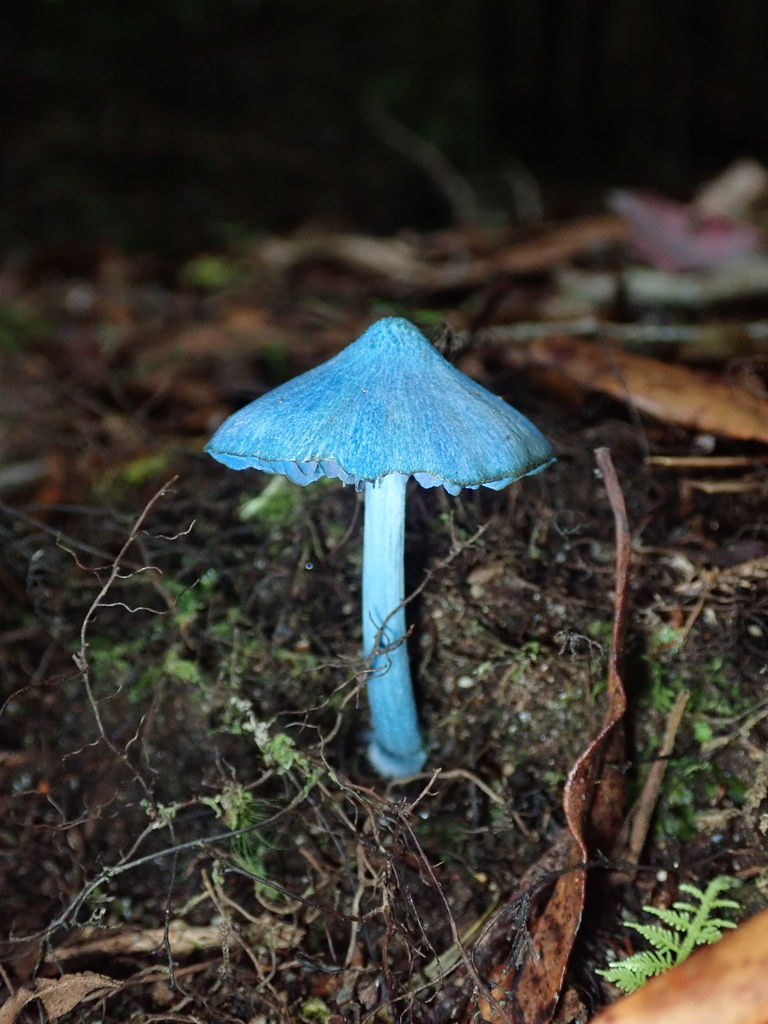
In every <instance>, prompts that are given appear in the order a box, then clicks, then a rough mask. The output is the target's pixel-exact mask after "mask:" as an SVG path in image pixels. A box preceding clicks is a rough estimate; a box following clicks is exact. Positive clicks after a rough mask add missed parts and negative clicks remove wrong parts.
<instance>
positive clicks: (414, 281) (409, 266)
mask: <svg viewBox="0 0 768 1024" xmlns="http://www.w3.org/2000/svg"><path fill="white" fill-rule="evenodd" d="M627 234H628V228H627V225H626V224H625V222H624V220H623V219H622V218H621V217H616V216H614V215H613V214H604V215H602V216H598V217H588V218H584V219H583V220H576V221H573V222H571V223H569V224H564V225H561V226H557V227H553V228H547V229H545V230H544V231H542V232H541V234H539V235H538V236H537V237H535V238H533V239H530V240H529V241H525V242H520V243H518V244H516V245H511V246H508V247H507V248H506V249H501V250H500V251H499V252H497V253H495V254H494V255H493V256H491V257H484V258H474V259H461V260H456V261H450V262H445V263H433V262H430V261H428V260H425V259H424V258H423V257H422V256H421V254H420V253H419V252H418V250H417V249H416V248H415V247H414V246H412V245H411V244H409V243H408V242H406V241H405V240H404V239H402V238H394V239H384V238H372V237H370V236H367V235H342V234H333V235H315V236H305V237H299V238H290V239H284V238H270V239H267V240H266V241H264V242H262V243H261V244H260V245H259V246H258V248H257V250H256V256H257V258H258V259H259V260H260V261H261V262H262V263H263V264H265V265H266V266H268V267H270V268H273V269H275V270H278V271H280V272H283V273H287V272H289V271H291V270H292V269H293V268H294V267H297V266H299V265H300V264H302V263H307V262H311V261H317V260H332V261H334V262H336V263H341V264H342V265H344V266H347V267H349V268H350V269H351V270H353V271H356V272H358V273H368V274H375V275H376V276H377V277H380V278H381V277H383V278H387V279H389V280H391V281H393V282H396V283H397V284H402V285H408V286H409V287H415V288H424V289H427V290H429V291H441V290H444V289H447V288H470V287H474V286H476V285H479V284H483V283H484V282H485V281H487V280H488V279H489V278H490V277H493V276H494V275H495V274H499V273H502V274H531V273H540V272H542V271H546V270H551V269H552V268H553V267H554V266H555V265H556V264H558V263H562V262H564V261H566V260H568V259H572V258H573V257H574V256H578V255H579V254H580V253H583V252H587V251H589V250H591V249H595V248H596V247H599V246H601V245H602V246H604V245H608V244H612V243H615V242H618V241H621V240H623V239H624V238H626V236H627Z"/></svg>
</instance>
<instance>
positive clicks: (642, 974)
mask: <svg viewBox="0 0 768 1024" xmlns="http://www.w3.org/2000/svg"><path fill="white" fill-rule="evenodd" d="M671 966H672V965H671V963H670V962H669V960H668V958H667V957H665V956H663V955H662V954H660V953H655V952H653V951H652V950H644V951H643V952H642V953H635V955H634V956H630V957H627V959H626V960H621V961H619V962H618V963H613V964H609V965H608V967H607V968H606V970H598V972H597V973H598V974H601V975H602V976H603V977H604V978H605V979H606V980H607V981H609V982H610V983H611V984H612V985H615V986H616V988H620V989H621V991H622V992H634V991H635V989H636V988H640V986H641V985H642V984H643V982H645V981H647V980H648V979H649V978H653V977H655V976H656V975H657V974H663V973H664V971H666V970H668V969H669V967H671Z"/></svg>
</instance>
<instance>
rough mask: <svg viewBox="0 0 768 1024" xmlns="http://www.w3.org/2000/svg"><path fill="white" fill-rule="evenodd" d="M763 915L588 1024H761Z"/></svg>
mask: <svg viewBox="0 0 768 1024" xmlns="http://www.w3.org/2000/svg"><path fill="white" fill-rule="evenodd" d="M766 1021H768V910H763V911H762V912H761V913H759V914H756V915H755V916H754V917H752V918H750V919H749V920H748V921H745V922H744V924H742V925H740V926H739V927H738V928H737V929H736V930H735V931H732V932H729V933H728V934H727V935H725V936H724V937H723V938H722V939H720V941H719V942H716V943H715V944H714V945H712V946H705V947H704V948H703V949H699V950H698V951H697V952H695V953H694V954H692V956H690V957H689V958H688V959H687V960H685V961H684V962H683V963H681V964H680V965H679V966H677V967H673V968H672V969H671V970H669V971H667V972H666V973H665V974H660V975H659V976H658V977H657V978H652V979H651V980H650V981H649V982H648V983H647V984H645V985H643V987H642V988H639V989H638V990H637V992H633V993H632V995H629V996H625V997H624V998H623V999H619V1000H618V1001H617V1002H615V1003H614V1004H613V1005H612V1006H609V1007H608V1009H607V1010H604V1011H603V1012H602V1013H600V1014H598V1015H597V1017H595V1018H593V1020H592V1024H765V1022H766Z"/></svg>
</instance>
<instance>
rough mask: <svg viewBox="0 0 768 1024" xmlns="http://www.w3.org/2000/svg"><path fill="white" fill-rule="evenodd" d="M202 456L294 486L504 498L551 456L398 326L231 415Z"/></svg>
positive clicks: (380, 328) (499, 404)
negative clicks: (379, 483)
mask: <svg viewBox="0 0 768 1024" xmlns="http://www.w3.org/2000/svg"><path fill="white" fill-rule="evenodd" d="M205 450H206V451H207V452H208V453H209V454H210V455H212V456H213V457H214V458H215V459H218V460H219V462H223V463H224V464H225V465H226V466H229V467H230V468H232V469H247V468H253V469H260V470H263V471H264V472H267V473H283V474H285V475H286V476H287V477H289V478H290V479H291V480H293V482H294V483H298V484H308V483H312V481H313V480H317V479H318V477H321V476H329V477H338V478H339V479H340V480H342V481H343V482H344V483H349V484H354V485H355V487H357V488H358V489H362V488H363V487H364V485H365V484H366V483H372V482H375V481H376V480H379V479H381V477H383V476H387V475H388V474H390V473H402V474H403V475H406V476H414V477H415V478H416V479H417V480H418V481H419V483H421V484H422V486H424V487H436V486H443V487H445V489H446V490H447V491H449V492H450V493H451V494H457V493H458V492H459V491H460V490H461V488H462V487H472V488H474V487H479V486H480V485H484V486H485V487H492V488H495V489H499V488H501V487H504V486H506V485H507V484H508V483H511V481H513V480H516V479H517V478H518V477H521V476H525V475H526V474H527V473H535V472H537V471H538V470H540V469H543V468H544V467H545V466H547V465H548V464H549V463H550V462H552V461H553V460H554V458H555V454H554V451H553V450H552V446H551V445H550V443H549V441H547V439H546V438H545V437H544V435H543V434H542V433H541V432H540V431H539V430H538V429H537V428H536V427H535V426H534V425H533V424H532V423H530V422H529V421H528V420H527V419H526V418H525V416H523V415H522V414H521V413H519V412H518V411H517V410H516V409H513V408H512V406H511V405H508V404H507V403H506V402H504V401H503V400H502V399H501V398H498V397H497V396H496V395H493V394H491V392H490V391H487V390H486V389H485V388H483V387H481V386H480V385H479V384H476V383H475V381H473V380H470V378H469V377H467V376H465V375H464V374H463V373H461V372H460V371H459V370H457V369H456V368H455V367H454V366H451V364H450V363H449V362H447V361H446V360H445V359H444V358H443V357H442V356H441V355H440V353H439V352H438V351H437V349H435V348H434V346H433V345H431V344H430V342H429V341H428V340H427V339H426V338H425V337H424V335H423V334H422V333H421V331H419V330H418V329H417V328H416V327H414V326H413V324H411V323H409V322H408V321H407V320H403V319H401V318H399V317H385V318H384V319H383V320H378V321H377V322H376V323H374V324H373V325H372V326H371V327H369V328H368V330H367V331H366V332H365V334H363V335H362V336H361V337H360V338H358V339H357V341H354V342H352V344H351V345H348V346H347V347H346V348H345V349H343V350H342V351H341V352H339V353H338V355H335V356H333V358H331V359H329V360H328V361H327V362H325V363H323V364H321V365H320V366H317V367H315V368H314V369H312V370H309V371H308V372H307V373H304V374H302V375H301V376H299V377H294V379H293V380H289V381H287V382H286V383H285V384H281V385H280V386H279V387H277V388H275V389H274V390H273V391H270V392H268V393H267V394H265V395H262V397H261V398H257V399H256V401H255V402H251V404H250V405H247V406H245V407H244V408H243V409H240V411H239V412H236V413H234V414H233V415H232V416H230V417H229V419H227V420H225V421H224V423H222V425H221V426H220V427H219V429H218V430H217V431H216V433H215V434H214V436H213V438H212V439H211V441H210V442H209V443H208V445H206V449H205Z"/></svg>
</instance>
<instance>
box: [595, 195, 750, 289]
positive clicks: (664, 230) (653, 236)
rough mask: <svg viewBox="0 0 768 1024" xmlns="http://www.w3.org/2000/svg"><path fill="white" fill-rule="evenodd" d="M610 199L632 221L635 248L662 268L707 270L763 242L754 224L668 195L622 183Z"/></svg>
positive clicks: (738, 257) (747, 251) (743, 254)
mask: <svg viewBox="0 0 768 1024" xmlns="http://www.w3.org/2000/svg"><path fill="white" fill-rule="evenodd" d="M608 205H609V207H610V208H611V209H612V210H613V211H615V212H616V213H619V214H621V215H622V216H623V217H626V219H627V221H628V222H629V223H630V224H631V226H632V233H631V235H630V238H629V241H630V245H631V246H632V248H633V249H634V250H635V251H636V252H637V253H638V255H639V256H641V257H642V258H643V259H644V260H646V261H647V262H648V263H650V264H651V265H652V266H655V267H659V268H660V269H661V270H706V269H709V268H712V267H719V266H722V265H723V264H725V263H732V262H733V261H734V260H738V259H743V258H744V257H745V256H749V255H751V254H752V253H754V252H757V251H758V249H759V248H760V235H759V233H758V232H757V231H756V229H755V228H753V227H751V226H750V225H749V224H744V223H742V222H740V221H738V220H733V219H730V218H728V217H721V216H712V215H707V214H705V213H704V212H702V211H701V210H697V209H696V208H694V207H692V206H690V205H688V204H687V203H676V202H675V201H674V200H672V199H669V198H668V197H667V196H662V195H656V194H655V193H652V192H635V191H629V190H621V189H618V190H616V191H615V192H612V193H611V194H610V196H609V197H608Z"/></svg>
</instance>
